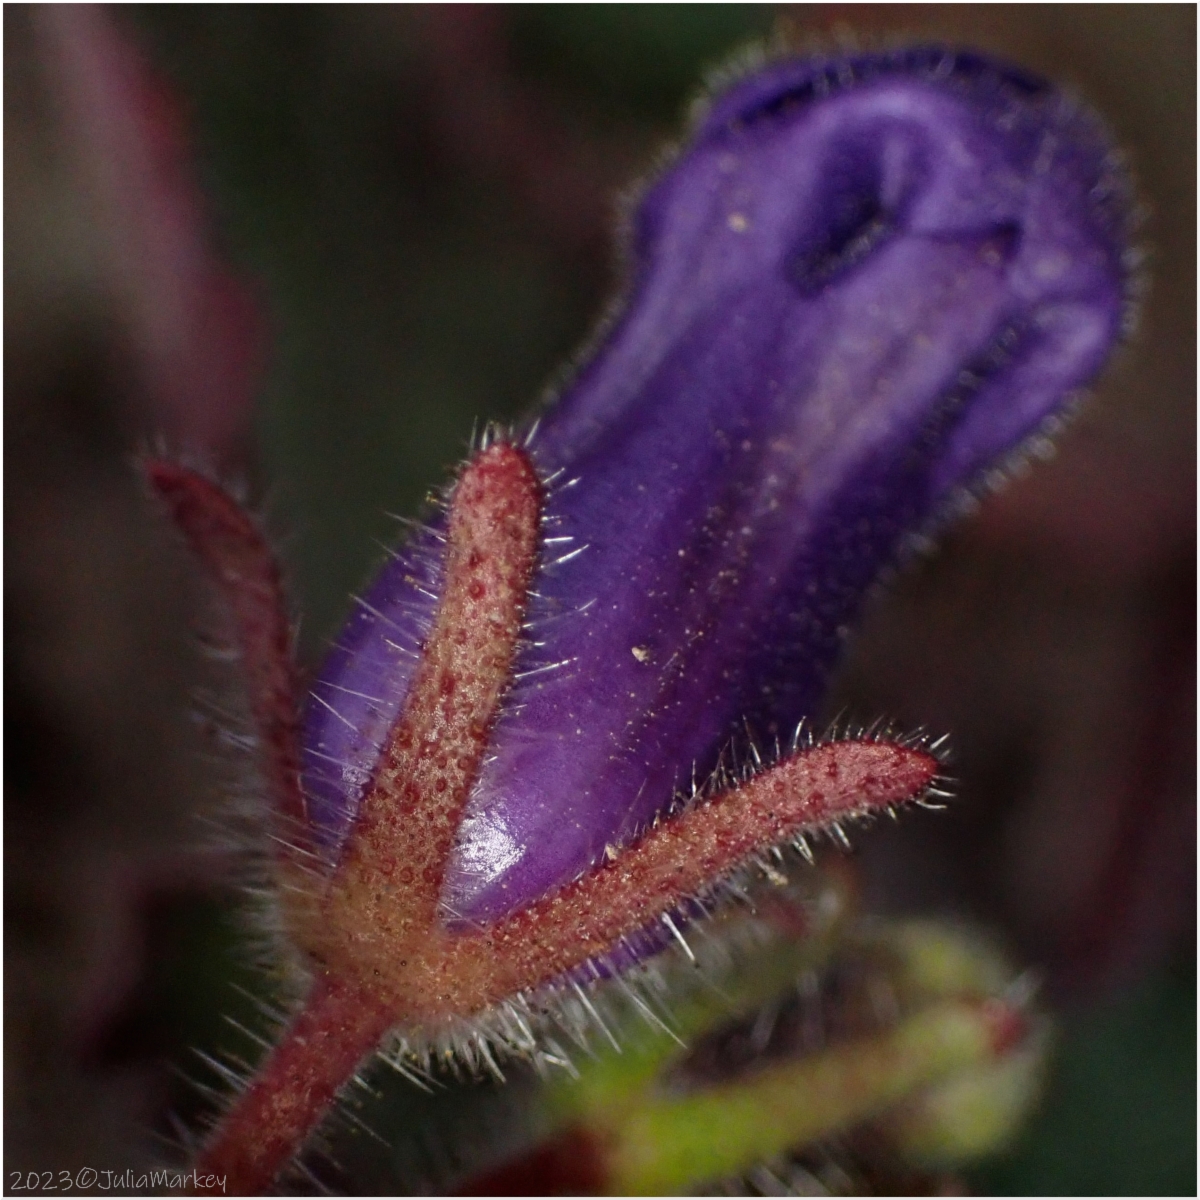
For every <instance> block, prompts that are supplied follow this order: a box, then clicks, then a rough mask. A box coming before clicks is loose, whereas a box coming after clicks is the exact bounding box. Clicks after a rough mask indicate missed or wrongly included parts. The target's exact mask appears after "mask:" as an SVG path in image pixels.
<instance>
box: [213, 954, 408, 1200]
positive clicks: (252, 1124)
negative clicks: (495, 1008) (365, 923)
mask: <svg viewBox="0 0 1200 1200" xmlns="http://www.w3.org/2000/svg"><path fill="white" fill-rule="evenodd" d="M394 1023H395V1016H394V1013H392V1011H391V1010H390V1008H388V1006H387V1005H385V1004H384V1003H383V1002H382V1001H381V1000H380V998H378V997H376V996H375V995H373V994H372V993H370V992H369V991H367V990H365V989H363V988H361V987H359V986H355V985H348V984H346V983H344V982H342V981H341V980H339V979H335V978H332V977H329V976H323V977H321V978H319V979H318V980H317V982H316V983H315V984H314V986H313V989H312V992H311V993H310V994H309V997H308V1000H307V1001H306V1002H305V1005H304V1008H303V1009H301V1011H300V1013H299V1014H298V1015H297V1016H296V1018H295V1020H293V1022H292V1024H291V1026H290V1027H289V1028H288V1029H287V1031H286V1032H285V1033H284V1035H283V1037H282V1038H281V1040H280V1042H279V1044H278V1045H277V1046H276V1047H275V1048H274V1050H272V1051H271V1053H270V1055H269V1056H268V1058H267V1060H266V1062H265V1063H263V1065H262V1066H261V1067H260V1068H259V1070H258V1072H257V1074H256V1075H255V1077H254V1079H253V1081H252V1082H251V1084H250V1086H249V1087H247V1088H246V1090H245V1091H244V1092H242V1093H241V1095H240V1096H238V1098H237V1100H236V1101H235V1103H234V1105H233V1107H232V1108H231V1109H230V1110H229V1112H228V1113H226V1114H225V1117H224V1119H223V1120H222V1121H221V1123H220V1124H219V1125H218V1126H217V1128H216V1129H215V1130H214V1131H213V1134H212V1136H211V1137H210V1139H209V1141H208V1145H207V1146H206V1147H205V1148H204V1150H203V1151H202V1152H201V1154H200V1157H199V1159H198V1161H197V1163H196V1173H197V1176H203V1175H205V1174H208V1175H215V1176H217V1177H218V1179H222V1181H223V1184H222V1190H223V1191H224V1192H225V1194H227V1195H233V1196H239V1195H240V1196H246V1195H252V1196H253V1195H261V1194H262V1193H263V1192H265V1191H266V1190H267V1188H269V1187H270V1186H271V1184H272V1182H273V1181H274V1179H275V1177H276V1176H277V1175H278V1174H279V1172H280V1171H281V1170H282V1169H283V1168H284V1167H285V1166H286V1165H287V1163H288V1162H289V1161H291V1159H292V1158H293V1157H294V1156H295V1155H296V1154H297V1153H298V1152H299V1150H300V1149H301V1148H302V1146H303V1145H304V1142H305V1141H306V1140H307V1138H308V1136H309V1134H310V1133H311V1132H312V1130H313V1128H314V1127H315V1126H316V1124H317V1122H318V1121H320V1119H321V1118H322V1117H323V1116H324V1115H325V1112H326V1110H327V1109H328V1108H329V1106H330V1104H331V1103H332V1102H333V1099H334V1097H335V1096H336V1095H337V1092H338V1090H339V1089H340V1088H341V1087H342V1085H343V1084H344V1083H346V1081H347V1080H348V1079H350V1078H351V1076H352V1075H353V1073H354V1070H355V1068H356V1067H357V1066H358V1064H359V1063H360V1062H362V1060H363V1059H364V1058H366V1057H367V1056H368V1055H369V1054H370V1053H371V1052H372V1051H373V1050H374V1049H375V1047H376V1046H377V1045H378V1043H379V1041H380V1040H381V1039H382V1038H383V1036H384V1034H386V1033H387V1031H388V1029H389V1028H390V1027H391V1026H392V1025H393V1024H394Z"/></svg>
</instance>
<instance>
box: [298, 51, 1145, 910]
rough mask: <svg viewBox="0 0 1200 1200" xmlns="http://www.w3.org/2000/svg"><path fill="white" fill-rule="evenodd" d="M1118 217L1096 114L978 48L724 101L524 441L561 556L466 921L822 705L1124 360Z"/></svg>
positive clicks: (381, 682) (390, 600) (337, 671)
mask: <svg viewBox="0 0 1200 1200" xmlns="http://www.w3.org/2000/svg"><path fill="white" fill-rule="evenodd" d="M1128 211H1129V209H1128V200H1127V190H1126V186H1125V182H1124V177H1123V175H1122V172H1121V169H1120V166H1119V164H1118V161H1117V160H1116V158H1115V157H1114V154H1113V151H1112V148H1111V145H1110V143H1109V141H1108V140H1107V137H1106V134H1105V131H1104V129H1103V128H1102V126H1101V125H1100V124H1099V122H1098V121H1097V119H1096V118H1095V117H1094V116H1093V115H1092V114H1091V113H1090V112H1089V111H1088V110H1087V109H1085V108H1081V107H1080V106H1079V105H1078V104H1076V103H1075V102H1074V101H1072V100H1070V99H1068V98H1066V97H1064V96H1063V95H1062V94H1061V93H1060V92H1058V91H1056V90H1055V89H1053V88H1051V87H1050V86H1049V85H1047V84H1046V83H1044V82H1042V81H1041V80H1039V79H1037V78H1036V77H1033V76H1030V75H1028V74H1026V73H1025V72H1023V71H1021V70H1018V69H1015V68H1012V67H1009V66H1006V65H1003V64H999V63H996V62H994V61H991V60H988V59H986V58H983V57H980V56H978V55H975V54H971V53H963V52H954V51H949V50H945V49H941V48H918V49H907V50H903V51H899V52H897V53H894V54H889V55H878V56H875V55H864V56H852V57H846V58H839V59H816V60H813V59H802V60H795V59H787V60H783V61H779V62H775V63H772V64H769V65H767V66H766V67H764V68H762V69H761V70H758V71H756V72H755V73H753V74H752V75H750V76H748V77H746V78H744V79H743V80H742V81H741V82H739V83H737V84H735V85H734V86H733V87H731V88H730V89H729V90H727V91H725V92H724V93H723V94H720V95H718V96H717V97H716V98H715V99H713V100H712V101H710V102H709V103H708V105H707V106H706V107H705V109H704V111H703V112H702V114H701V116H700V119H699V121H698V123H697V125H696V129H695V132H694V133H693V135H692V136H691V137H690V138H689V139H688V140H687V142H686V143H685V145H684V146H683V148H682V149H681V150H680V151H679V153H678V154H677V155H676V157H675V159H674V161H673V162H672V164H671V165H670V166H669V167H668V169H667V170H666V171H664V172H663V173H662V174H661V175H660V176H659V177H658V178H657V179H655V180H654V181H652V182H651V183H650V184H649V185H648V186H647V187H646V188H645V189H644V190H643V191H642V193H641V195H640V196H639V198H638V199H637V201H636V203H635V205H634V206H633V207H632V209H631V216H630V220H629V228H628V235H627V236H628V252H627V259H628V286H627V291H626V299H625V302H624V304H623V306H622V307H621V309H620V312H619V315H618V316H617V317H616V319H615V320H614V321H613V322H612V323H611V324H610V325H609V326H608V328H607V329H606V331H605V332H604V334H603V336H602V337H601V338H600V339H599V340H598V342H597V344H596V347H595V349H594V351H593V352H592V353H591V355H590V356H589V358H588V359H587V361H586V362H585V364H584V365H583V366H582V367H581V368H580V370H579V371H578V373H577V374H576V376H575V378H574V379H573V381H572V382H571V383H570V384H569V385H568V386H567V387H566V388H565V389H564V390H563V392H562V394H561V395H560V396H559V397H558V398H557V399H556V400H555V401H554V402H553V403H552V404H551V405H550V406H549V408H548V409H547V411H546V412H545V413H544V414H543V416H542V417H541V419H540V422H539V424H538V426H537V428H536V431H535V432H533V433H532V434H531V435H530V437H529V448H530V452H531V454H532V457H533V459H534V461H535V463H536V465H537V467H538V470H539V472H540V473H541V475H542V477H543V479H544V480H545V481H546V484H547V496H546V510H545V516H544V520H543V527H544V532H545V536H544V539H543V544H542V547H541V565H540V568H539V570H538V573H537V575H536V578H535V581H534V585H533V595H532V598H531V601H530V604H529V609H528V613H527V620H526V633H527V636H526V639H525V641H524V644H523V645H522V647H521V649H520V652H519V656H518V660H517V665H516V674H515V683H514V685H513V687H512V690H511V692H510V693H509V695H508V697H507V699H506V701H505V703H504V705H503V708H502V712H501V716H500V718H499V721H498V723H497V725H496V728H495V731H494V734H493V737H492V741H491V745H490V748H489V752H488V756H487V758H486V759H485V761H484V765H483V767H482V770H481V773H480V776H479V778H478V780H477V781H476V784H475V786H474V789H473V792H472V795H471V799H470V802H469V806H468V809H467V812H466V816H465V819H464V821H463V823H462V827H461V830H460V833H459V837H458V840H457V844H456V847H455V850H454V852H453V855H452V858H451V860H450V863H449V866H448V871H447V875H446V880H445V886H444V899H445V901H446V905H447V908H448V909H449V910H450V911H451V912H454V913H457V914H459V915H461V917H463V918H464V919H466V920H474V921H478V920H480V919H491V918H496V917H498V916H500V915H502V914H506V913H511V912H513V911H514V910H517V909H519V908H520V907H522V906H523V905H526V904H528V903H530V902H531V901H533V900H536V899H537V898H538V897H540V896H542V895H544V894H545V893H547V892H548V891H549V890H551V889H553V888H554V887H556V886H557V885H559V884H561V883H562V882H563V881H564V880H568V879H570V878H572V877H574V876H576V875H578V874H579V873H580V872H583V871H585V870H587V869H588V868H589V867H591V866H594V865H595V864H596V863H598V862H600V861H602V858H603V856H604V854H605V852H606V847H614V846H620V845H621V844H623V843H627V842H628V841H629V840H630V839H631V838H633V837H634V836H635V835H636V834H637V833H638V831H639V830H641V829H643V828H645V827H646V825H647V824H648V823H650V822H652V821H653V819H654V818H655V816H656V815H658V814H661V813H662V812H664V810H666V809H667V808H668V806H669V805H670V804H671V802H672V800H673V798H674V797H675V796H677V794H678V793H679V791H680V790H681V789H682V788H685V787H688V786H690V784H691V781H692V780H693V779H700V780H703V779H705V778H706V777H707V776H708V775H709V774H710V773H711V772H712V771H713V770H714V768H715V767H716V766H717V763H718V760H719V758H720V756H721V754H722V752H723V751H724V750H726V749H727V748H728V747H729V746H730V745H731V742H736V740H737V739H738V738H739V737H741V738H742V740H743V742H744V741H745V738H746V731H747V730H749V731H750V733H751V735H752V736H753V737H756V738H758V739H760V740H765V741H766V742H773V741H774V740H775V739H777V738H778V739H785V738H787V737H789V736H790V735H791V733H792V731H793V729H794V728H795V726H796V724H797V722H799V721H800V720H801V719H804V718H812V717H814V716H815V715H816V714H817V713H818V711H819V709H820V706H821V702H822V696H823V691H824V688H825V683H826V680H827V678H828V676H829V673H830V670H831V668H832V667H833V665H834V664H835V663H836V661H837V659H838V655H839V652H840V650H841V648H842V646H843V644H844V641H845V638H846V635H847V631H848V629H849V627H850V626H851V625H852V623H853V621H854V619H855V616H856V613H857V611H858V609H859V606H860V605H861V603H862V600H863V597H864V594H865V592H866V591H867V589H868V588H869V587H870V585H871V584H872V582H873V581H875V580H876V579H877V578H878V577H879V575H880V572H881V570H882V569H883V568H885V567H886V566H888V565H889V564H892V563H894V562H895V561H897V559H898V558H899V557H900V556H902V554H903V553H904V551H905V550H906V548H907V547H908V546H910V545H911V544H913V543H914V542H916V541H919V540H920V539H921V538H923V537H925V536H927V535H928V533H929V532H930V531H931V530H932V529H933V528H934V527H935V526H936V525H937V524H938V523H939V521H940V520H941V519H942V518H943V517H944V516H945V515H946V514H947V513H948V512H950V511H951V510H952V509H953V507H954V506H955V503H956V501H958V502H961V500H962V498H963V497H964V496H965V495H968V494H969V491H970V489H972V488H978V487H979V486H980V485H981V484H982V483H983V482H984V481H985V480H986V479H987V478H988V476H987V474H986V473H987V472H988V470H989V468H992V467H994V466H995V465H996V464H998V463H999V464H1003V462H1004V461H1005V460H1006V458H1008V457H1009V456H1010V455H1012V454H1013V453H1014V452H1016V453H1020V452H1021V451H1022V449H1023V448H1024V447H1026V446H1027V445H1028V443H1029V441H1030V439H1032V438H1035V437H1037V436H1038V435H1039V434H1040V433H1041V432H1043V431H1044V430H1045V428H1046V427H1047V425H1048V423H1053V422H1054V421H1055V420H1056V419H1057V418H1058V417H1059V416H1060V415H1061V414H1063V413H1064V411H1065V410H1066V408H1067V407H1068V405H1069V403H1070V401H1071V398H1072V396H1073V395H1074V393H1075V392H1076V390H1077V389H1078V388H1080V387H1081V386H1082V385H1084V384H1086V383H1087V382H1088V381H1089V380H1090V379H1091V378H1092V377H1093V376H1094V375H1095V374H1096V372H1097V371H1098V370H1099V368H1100V367H1101V365H1102V364H1103V362H1104V360H1105V358H1106V356H1107V354H1108V352H1109V350H1110V348H1111V347H1112V345H1113V344H1114V342H1115V341H1116V340H1117V338H1118V337H1119V335H1120V332H1121V329H1122V324H1123V321H1124V320H1125V319H1126V314H1127V310H1128V294H1129V278H1128V275H1129V272H1128V270H1127V266H1126V259H1125V255H1126V250H1127V243H1128ZM438 536H439V535H438V533H437V531H436V529H435V530H433V531H429V532H426V533H424V534H422V535H420V536H419V537H418V538H417V539H416V540H415V543H414V544H413V545H410V546H409V547H408V548H406V549H405V550H404V551H402V552H401V553H400V555H399V556H398V557H397V558H396V559H395V560H394V561H392V562H389V563H388V564H387V565H386V566H385V567H384V569H383V571H382V572H381V573H380V575H379V577H378V578H377V579H376V580H375V582H374V583H373V584H372V585H371V587H370V588H369V590H368V591H367V592H366V593H365V594H364V596H363V597H362V598H361V599H360V600H359V601H358V611H357V612H356V613H355V614H354V616H353V617H352V619H351V621H350V623H349V625H348V627H347V629H346V630H345V632H344V633H343V634H342V636H341V638H340V639H339V641H338V643H337V645H336V646H335V648H334V649H333V651H332V653H331V654H330V655H329V658H328V660H327V662H326V664H325V666H324V669H323V670H322V672H321V674H320V678H319V680H318V682H317V683H316V684H315V686H314V688H313V692H312V697H311V700H310V703H309V706H308V711H307V718H306V724H305V748H304V762H305V784H306V788H307V791H308V793H309V795H310V797H311V800H312V803H313V805H314V811H315V813H316V815H317V819H318V821H319V822H321V823H322V824H323V837H324V838H325V839H326V840H327V841H331V842H335V843H336V842H337V841H338V840H339V839H340V838H341V837H342V836H344V833H345V830H346V829H347V828H348V826H349V824H350V823H351V822H352V820H353V814H354V812H355V809H356V805H357V803H358V800H359V798H360V796H361V795H362V793H363V790H364V789H365V788H367V787H368V786H369V784H370V781H371V779H372V774H373V770H374V765H375V761H376V759H377V757H378V754H379V748H380V746H381V745H382V743H383V740H384V739H385V737H386V735H387V732H388V730H389V728H390V727H391V725H392V723H393V722H394V720H395V719H396V714H397V713H398V712H399V711H400V709H401V706H402V704H403V702H404V698H405V693H406V687H407V683H408V680H409V678H410V677H411V674H412V669H413V664H414V662H415V661H416V657H417V655H418V654H419V652H420V646H421V638H422V632H423V630H424V629H425V628H426V627H427V625H428V622H429V620H430V618H431V614H432V612H433V610H434V607H435V605H436V597H437V592H438V584H437V580H438V570H439V568H438V562H439V546H438V542H437V539H438Z"/></svg>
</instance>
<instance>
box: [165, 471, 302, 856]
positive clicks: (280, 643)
mask: <svg viewBox="0 0 1200 1200" xmlns="http://www.w3.org/2000/svg"><path fill="white" fill-rule="evenodd" d="M142 470H143V472H144V474H145V476H146V481H147V482H148V483H149V485H150V487H151V488H152V489H153V490H154V492H155V493H156V494H157V496H158V497H159V499H160V500H162V501H163V503H164V504H166V506H167V508H168V510H169V511H170V513H171V516H172V518H173V519H174V521H175V524H176V525H177V526H178V527H179V529H180V530H181V531H182V533H183V535H184V537H185V538H187V541H188V544H189V546H190V547H191V549H192V551H193V553H195V555H196V557H197V558H199V559H200V561H201V563H202V564H203V565H204V567H205V569H206V570H207V571H208V574H209V576H210V577H211V578H212V580H213V582H214V583H215V584H216V585H217V587H218V589H219V590H220V593H221V598H222V599H223V601H224V602H225V605H226V607H227V609H228V612H229V616H230V619H231V621H232V625H233V630H234V636H235V638H236V641H237V646H238V650H239V652H240V654H241V673H242V678H243V681H244V684H245V687H246V694H247V697H248V699H249V702H250V711H251V715H252V717H253V719H254V724H255V728H256V731H257V733H258V736H259V738H260V740H261V743H262V769H263V771H264V773H265V775H266V781H267V787H268V790H269V792H270V796H271V801H272V805H273V808H274V811H275V814H276V816H277V817H279V818H282V820H281V821H280V828H279V829H277V831H276V832H277V833H278V834H279V836H280V838H281V840H282V841H283V842H284V843H286V844H289V845H294V846H296V847H298V848H299V849H300V850H301V851H304V850H307V849H308V819H307V813H306V811H305V804H304V796H303V793H302V792H301V790H300V763H299V752H298V748H297V729H298V716H297V711H296V672H295V667H294V666H293V659H292V631H291V623H290V622H289V620H288V615H287V607H286V604H285V602H284V595H283V581H282V578H281V576H280V571H279V565H278V563H277V562H276V561H275V557H274V555H273V554H272V553H271V550H270V547H268V545H267V543H266V541H265V540H264V538H263V536H262V534H261V533H259V531H258V529H257V527H256V526H255V524H254V521H253V520H252V518H251V517H250V516H249V514H248V513H246V512H245V510H244V509H242V507H241V506H240V505H239V504H238V503H237V501H236V500H234V499H233V498H232V497H231V496H230V495H229V494H228V493H226V492H225V491H223V490H222V489H221V488H220V487H218V486H217V485H216V484H215V483H212V482H211V481H210V480H208V479H205V478H204V476H203V475H200V474H198V473H197V472H196V471H193V470H190V469H189V468H187V467H184V466H180V465H179V464H178V463H172V462H167V461H165V460H163V459H157V458H148V459H146V460H144V461H143V463H142Z"/></svg>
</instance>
